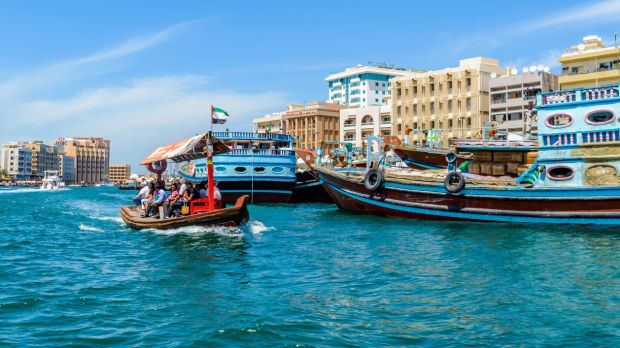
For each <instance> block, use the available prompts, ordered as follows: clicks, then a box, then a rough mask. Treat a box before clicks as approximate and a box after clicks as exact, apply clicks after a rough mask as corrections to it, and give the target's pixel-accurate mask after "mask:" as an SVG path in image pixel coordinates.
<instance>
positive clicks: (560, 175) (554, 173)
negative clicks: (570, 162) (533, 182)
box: [547, 166, 575, 180]
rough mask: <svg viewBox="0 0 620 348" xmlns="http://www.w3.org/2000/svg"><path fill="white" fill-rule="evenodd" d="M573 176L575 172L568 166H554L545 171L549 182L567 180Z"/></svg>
mask: <svg viewBox="0 0 620 348" xmlns="http://www.w3.org/2000/svg"><path fill="white" fill-rule="evenodd" d="M574 175H575V171H574V170H573V168H571V167H568V166H555V167H551V168H549V169H547V176H549V179H551V180H568V179H571V178H572V177H573V176H574Z"/></svg>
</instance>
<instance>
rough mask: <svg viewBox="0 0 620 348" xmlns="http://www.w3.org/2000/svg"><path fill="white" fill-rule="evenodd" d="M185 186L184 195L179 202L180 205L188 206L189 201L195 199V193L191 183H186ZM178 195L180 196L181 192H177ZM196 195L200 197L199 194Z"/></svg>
mask: <svg viewBox="0 0 620 348" xmlns="http://www.w3.org/2000/svg"><path fill="white" fill-rule="evenodd" d="M184 185H186V190H185V193H184V194H183V199H182V200H181V203H183V204H189V203H190V202H191V201H193V200H194V199H195V197H196V196H195V195H194V194H195V192H194V185H192V183H191V182H187V184H184ZM179 194H181V191H180V190H179ZM198 195H200V193H198Z"/></svg>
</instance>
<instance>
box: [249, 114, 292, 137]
mask: <svg viewBox="0 0 620 348" xmlns="http://www.w3.org/2000/svg"><path fill="white" fill-rule="evenodd" d="M284 113H285V111H284V112H274V113H272V114H269V115H265V116H263V117H261V118H255V119H254V120H253V121H252V123H253V124H254V132H255V133H267V132H269V133H275V134H280V133H281V132H282V118H283V117H284Z"/></svg>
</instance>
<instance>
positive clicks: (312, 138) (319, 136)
mask: <svg viewBox="0 0 620 348" xmlns="http://www.w3.org/2000/svg"><path fill="white" fill-rule="evenodd" d="M344 108H346V106H344V105H337V104H332V103H323V102H318V101H315V102H310V103H308V104H290V105H289V106H288V111H287V112H285V113H284V118H283V124H284V133H285V134H289V135H292V136H293V137H295V139H296V140H297V143H296V145H295V146H296V148H298V149H312V150H316V149H317V148H318V147H319V146H321V142H322V141H338V140H339V139H340V136H339V127H340V110H342V109H344ZM335 147H338V146H337V145H334V144H327V145H326V146H324V147H323V148H324V149H327V150H330V149H332V148H335Z"/></svg>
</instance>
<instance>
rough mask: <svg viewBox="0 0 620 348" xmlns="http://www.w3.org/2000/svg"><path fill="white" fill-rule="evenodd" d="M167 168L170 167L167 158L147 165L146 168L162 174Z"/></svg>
mask: <svg viewBox="0 0 620 348" xmlns="http://www.w3.org/2000/svg"><path fill="white" fill-rule="evenodd" d="M166 168H168V162H166V160H161V161H157V162H153V163H149V164H147V165H146V169H148V170H149V172H151V173H155V174H162V173H163V172H165V171H166Z"/></svg>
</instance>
